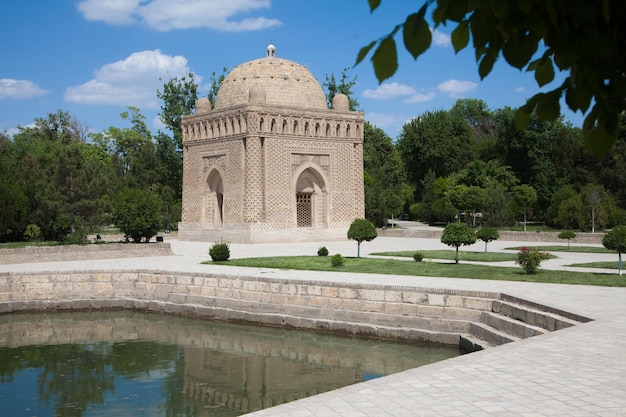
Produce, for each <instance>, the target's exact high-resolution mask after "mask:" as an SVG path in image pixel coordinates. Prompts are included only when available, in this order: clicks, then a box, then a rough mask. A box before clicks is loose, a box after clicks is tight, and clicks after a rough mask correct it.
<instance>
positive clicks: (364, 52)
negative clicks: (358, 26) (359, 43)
mask: <svg viewBox="0 0 626 417" xmlns="http://www.w3.org/2000/svg"><path fill="white" fill-rule="evenodd" d="M376 42H377V41H372V42H370V44H369V45H366V46H364V47H363V48H361V49H360V50H359V54H358V55H357V57H356V63H355V64H354V66H355V67H356V66H357V65H359V63H360V62H361V61H363V58H365V57H366V56H367V54H369V53H370V51H371V50H372V48H373V47H374V46H375V45H376Z"/></svg>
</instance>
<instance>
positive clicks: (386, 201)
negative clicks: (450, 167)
mask: <svg viewBox="0 0 626 417" xmlns="http://www.w3.org/2000/svg"><path fill="white" fill-rule="evenodd" d="M363 169H364V171H365V178H366V181H365V215H366V218H367V219H368V220H370V221H371V222H372V223H374V224H375V225H376V226H378V227H382V226H384V224H385V222H386V220H387V219H388V218H389V217H390V215H392V214H394V213H396V214H398V211H399V208H400V206H403V205H404V204H405V201H404V199H402V194H403V186H404V167H403V165H402V160H401V159H400V155H399V154H398V151H397V149H396V147H395V146H394V144H393V141H392V139H391V138H390V137H389V136H388V135H387V134H386V133H385V132H384V131H383V130H382V129H379V128H378V127H375V126H372V125H371V124H370V123H368V122H365V124H364V126H363Z"/></svg>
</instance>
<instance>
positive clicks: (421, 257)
mask: <svg viewBox="0 0 626 417" xmlns="http://www.w3.org/2000/svg"><path fill="white" fill-rule="evenodd" d="M413 259H415V262H422V261H423V260H424V254H423V253H422V252H415V253H414V254H413Z"/></svg>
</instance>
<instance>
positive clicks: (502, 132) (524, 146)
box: [495, 107, 567, 210]
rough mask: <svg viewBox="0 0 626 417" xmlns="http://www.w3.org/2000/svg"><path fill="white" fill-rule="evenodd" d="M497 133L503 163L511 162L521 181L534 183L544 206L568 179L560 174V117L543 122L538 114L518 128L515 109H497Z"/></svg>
mask: <svg viewBox="0 0 626 417" xmlns="http://www.w3.org/2000/svg"><path fill="white" fill-rule="evenodd" d="M495 113H496V120H497V122H498V134H497V140H496V151H497V153H498V155H499V159H500V160H501V161H502V163H503V165H505V166H510V167H511V169H512V170H513V172H514V174H515V176H516V177H517V178H518V179H519V182H520V183H522V184H532V186H533V188H534V189H535V191H536V192H537V205H538V207H539V209H540V210H545V208H546V207H547V206H548V204H549V202H550V198H551V197H552V194H553V193H554V192H555V191H556V190H557V189H558V188H559V187H560V186H561V185H562V184H565V183H566V182H567V179H566V178H562V177H559V176H558V175H557V172H558V170H557V166H556V163H555V157H554V155H555V148H556V141H555V137H558V135H559V134H560V133H561V132H562V130H563V123H562V121H561V120H558V121H555V122H542V121H540V120H539V119H538V118H537V117H536V115H535V114H533V115H532V117H531V119H530V122H529V123H528V124H527V125H526V126H525V127H524V128H523V129H517V128H516V127H515V123H514V121H513V110H511V109H510V108H508V107H505V108H504V109H498V110H496V112H495Z"/></svg>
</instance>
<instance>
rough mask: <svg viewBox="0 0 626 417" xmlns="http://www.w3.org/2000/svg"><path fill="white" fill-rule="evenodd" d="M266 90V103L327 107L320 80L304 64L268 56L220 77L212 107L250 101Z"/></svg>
mask: <svg viewBox="0 0 626 417" xmlns="http://www.w3.org/2000/svg"><path fill="white" fill-rule="evenodd" d="M251 89H252V97H254V100H253V101H254V104H262V103H259V102H258V100H259V98H260V97H262V96H263V94H262V92H263V91H264V92H265V104H268V105H281V106H290V107H299V108H313V109H328V105H327V104H326V96H325V95H324V91H323V90H322V87H321V86H320V84H319V82H317V80H316V79H315V77H313V74H311V72H310V71H309V70H308V69H307V68H306V67H304V66H302V65H300V64H296V63H295V62H292V61H289V60H286V59H281V58H276V57H274V56H268V57H266V58H261V59H255V60H253V61H249V62H246V63H244V64H241V65H239V66H237V67H235V68H233V70H232V71H231V72H230V74H228V76H227V77H226V78H225V79H224V81H222V84H221V86H220V89H219V91H218V93H217V97H216V98H215V109H224V108H227V107H231V106H236V105H241V104H253V103H250V101H249V100H250V97H251V94H250V90H251Z"/></svg>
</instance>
